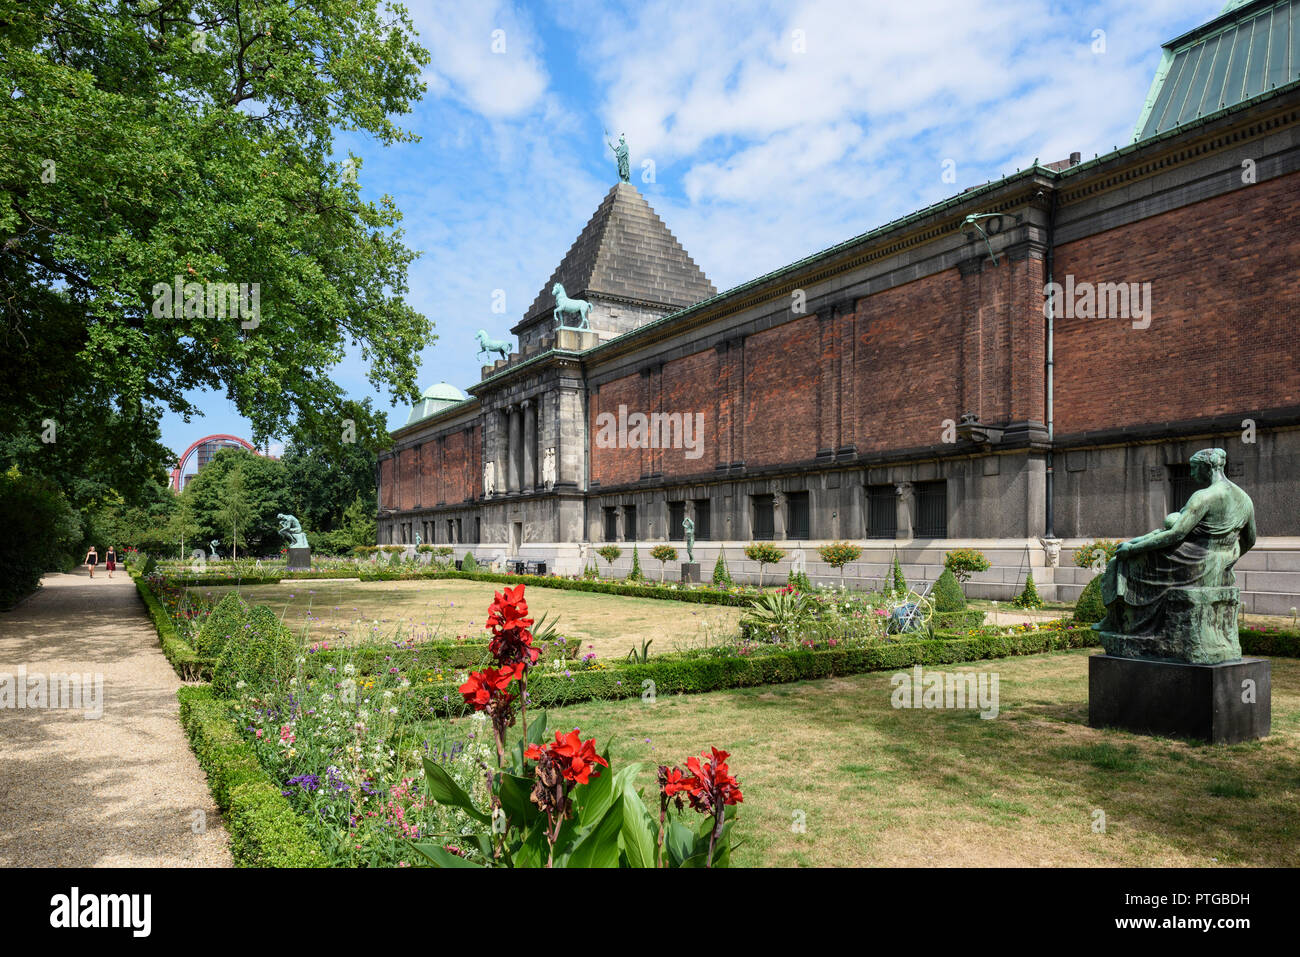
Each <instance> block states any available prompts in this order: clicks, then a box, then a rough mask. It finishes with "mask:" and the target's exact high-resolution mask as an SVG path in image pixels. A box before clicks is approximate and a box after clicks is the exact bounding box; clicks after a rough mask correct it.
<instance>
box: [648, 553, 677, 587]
mask: <svg viewBox="0 0 1300 957" xmlns="http://www.w3.org/2000/svg"><path fill="white" fill-rule="evenodd" d="M650 557H651V558H654V559H657V560H658V562H659V583H660V584H663V580H664V575H665V564H666V563H667V562H675V561H677V549H675V548H673V547H672V546H671V545H656V546H655V547H654V548H652V549H650Z"/></svg>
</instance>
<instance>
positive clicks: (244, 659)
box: [212, 605, 298, 698]
mask: <svg viewBox="0 0 1300 957" xmlns="http://www.w3.org/2000/svg"><path fill="white" fill-rule="evenodd" d="M297 655H298V642H297V641H295V640H294V637H293V633H292V632H291V631H289V629H288V628H287V627H285V625H284V623H283V622H282V621H280V619H279V618H278V617H277V616H276V614H275V612H273V611H272V610H271V609H270V608H268V607H266V606H265V605H255V606H254V607H253V608H252V609H250V610H249V612H248V617H247V618H246V619H245V621H244V624H243V626H242V627H241V628H240V629H239V631H238V633H237V634H236V635H235V636H234V637H233V638H231V639H230V641H228V642H226V647H225V649H224V650H223V651H222V652H221V656H220V657H219V658H217V664H216V667H215V668H213V669H212V690H213V691H214V692H215V693H216V694H218V695H220V696H221V697H223V698H231V697H234V696H236V695H237V694H238V693H239V689H238V688H237V687H236V686H237V685H238V684H239V682H241V681H242V682H244V684H245V686H246V688H247V690H249V691H251V692H259V691H266V690H272V689H275V688H277V687H279V686H283V685H284V684H285V683H286V682H288V680H289V678H290V676H292V674H293V672H294V658H296V657H297Z"/></svg>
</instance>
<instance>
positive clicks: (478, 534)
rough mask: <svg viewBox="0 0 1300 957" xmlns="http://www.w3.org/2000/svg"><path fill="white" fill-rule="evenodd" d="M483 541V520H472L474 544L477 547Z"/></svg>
mask: <svg viewBox="0 0 1300 957" xmlns="http://www.w3.org/2000/svg"><path fill="white" fill-rule="evenodd" d="M481 541H483V519H481V518H475V519H474V544H475V545H477V544H478V543H479V542H481Z"/></svg>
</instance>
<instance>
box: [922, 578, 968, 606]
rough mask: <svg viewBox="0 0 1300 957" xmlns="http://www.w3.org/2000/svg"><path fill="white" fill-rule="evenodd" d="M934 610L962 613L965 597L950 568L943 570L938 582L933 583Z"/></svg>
mask: <svg viewBox="0 0 1300 957" xmlns="http://www.w3.org/2000/svg"><path fill="white" fill-rule="evenodd" d="M930 595H931V597H932V598H934V610H935V611H938V612H952V611H964V610H965V609H966V595H965V593H964V592H962V590H961V585H960V584H959V583H958V581H957V574H956V572H954V571H953V570H952V569H951V568H945V569H944V570H943V574H942V575H940V576H939V580H938V581H936V582H935V583H934V591H932V592H931V593H930Z"/></svg>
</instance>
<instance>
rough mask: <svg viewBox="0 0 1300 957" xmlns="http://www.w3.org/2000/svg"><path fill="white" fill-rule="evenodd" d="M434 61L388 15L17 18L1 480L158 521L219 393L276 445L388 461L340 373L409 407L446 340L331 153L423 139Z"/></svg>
mask: <svg viewBox="0 0 1300 957" xmlns="http://www.w3.org/2000/svg"><path fill="white" fill-rule="evenodd" d="M427 63H428V54H427V53H426V52H425V51H424V50H423V49H422V48H421V47H420V46H419V45H418V44H417V43H416V41H415V38H414V28H413V26H412V23H411V21H410V19H409V16H408V14H407V12H406V11H405V9H404V8H403V7H401V6H400V5H396V4H391V5H390V4H387V3H382V2H380V0H312V2H310V3H302V2H295V0H213V2H197V0H139V2H122V3H104V2H96V0H59V2H56V0H27V2H24V0H0V405H2V406H3V407H4V408H5V409H6V412H7V415H6V416H5V420H4V423H3V424H0V456H3V459H0V461H9V462H19V461H21V463H22V465H23V467H24V468H25V469H27V470H32V471H38V472H39V473H40V474H43V475H52V476H54V477H55V478H56V480H57V481H59V483H60V484H61V485H63V487H64V488H66V489H70V494H74V495H75V494H77V493H76V492H75V490H72V487H73V484H74V481H75V480H77V479H87V478H90V477H99V478H102V479H103V484H104V485H105V486H106V487H108V488H112V489H115V490H117V492H119V493H120V494H121V495H122V496H123V497H125V498H126V499H127V500H128V501H132V500H134V499H136V498H138V497H140V496H141V495H144V497H147V494H146V493H147V489H148V486H149V484H150V482H157V481H158V480H159V478H160V473H161V470H162V468H163V467H164V466H165V465H166V464H168V463H167V458H168V453H167V451H166V450H165V449H164V448H163V447H162V445H161V444H160V443H159V442H158V431H157V423H158V420H159V417H160V415H161V413H162V410H164V409H170V410H172V411H175V412H178V413H181V414H184V415H189V414H192V413H195V412H197V411H200V410H197V409H195V408H194V407H193V406H192V404H191V402H190V401H189V400H188V399H187V397H186V394H187V393H188V392H192V391H194V390H205V389H207V390H215V391H218V392H222V393H224V394H225V395H226V396H227V397H228V398H229V399H230V400H232V401H233V403H234V405H235V406H236V408H237V409H238V411H239V412H240V413H241V414H242V415H244V416H245V417H246V418H248V419H249V420H250V421H251V422H252V424H253V429H254V439H255V440H258V441H260V440H261V439H263V438H266V437H268V436H275V435H282V436H291V435H299V436H313V437H315V438H316V439H317V440H318V441H326V440H327V439H328V437H329V436H334V439H332V440H331V441H335V442H337V441H338V438H337V437H338V436H339V435H340V433H341V432H342V430H343V429H344V428H345V420H348V419H351V420H353V422H354V428H355V433H356V438H357V441H358V442H360V443H362V444H370V445H374V444H378V443H381V442H382V441H384V439H385V438H386V431H385V429H384V423H383V420H382V416H380V415H379V414H377V413H376V412H375V411H374V410H373V409H372V408H371V407H370V405H369V403H368V402H366V403H355V402H348V401H346V400H345V398H344V395H343V392H342V389H341V388H340V387H339V386H338V385H337V384H336V383H335V382H334V381H332V379H331V375H330V374H331V368H332V367H333V366H335V365H336V364H337V363H338V362H339V361H340V360H341V359H342V358H343V357H344V353H345V349H347V348H348V347H349V345H351V346H355V347H358V348H359V350H360V354H361V356H362V357H363V359H364V360H365V361H366V362H367V363H368V376H369V379H370V382H371V383H372V384H373V385H374V386H375V387H376V388H379V389H381V390H385V389H386V390H387V391H389V392H390V393H391V394H393V395H394V396H396V397H397V398H400V399H404V400H407V401H412V402H413V401H415V399H416V398H417V397H418V387H417V384H416V378H415V376H416V368H415V362H416V357H417V356H418V355H419V353H420V351H421V349H422V348H423V347H424V346H425V345H426V344H427V343H428V342H429V341H430V339H431V338H432V333H431V324H430V323H429V321H428V320H427V319H426V318H425V317H423V316H422V315H420V314H418V313H417V312H415V310H413V309H412V308H411V307H410V306H409V305H408V304H407V303H406V302H405V300H404V295H405V293H406V289H407V270H408V267H409V265H410V263H411V261H412V260H413V258H414V256H415V253H414V252H412V251H411V250H409V249H408V248H406V246H405V245H404V244H403V242H402V233H401V230H400V228H399V226H398V224H399V222H400V219H401V214H400V213H399V211H398V210H397V208H396V207H395V205H394V204H393V202H392V200H391V198H389V197H387V196H384V197H382V198H381V199H380V200H379V201H378V202H367V201H363V200H362V199H361V196H360V186H359V182H358V178H357V176H356V175H355V173H356V171H357V170H359V168H360V165H359V162H358V161H357V160H356V159H355V157H349V158H347V159H344V160H338V159H336V158H335V157H334V155H333V154H334V136H335V133H336V131H340V130H345V131H359V132H362V133H365V134H369V135H371V136H373V137H374V138H376V139H377V140H378V141H379V142H381V143H383V144H386V145H387V144H392V143H397V142H402V141H410V140H413V139H414V138H415V137H414V136H413V135H412V134H410V133H409V132H407V131H404V130H402V129H401V128H400V127H398V126H397V125H396V124H395V123H394V120H393V118H394V117H396V116H400V115H401V114H404V113H406V112H408V111H409V109H410V106H411V104H412V102H413V101H414V100H415V99H417V98H418V97H419V96H420V94H421V93H422V92H423V89H424V86H423V83H422V82H421V80H420V72H421V69H422V67H423V66H424V65H425V64H427ZM196 284H197V285H196ZM232 286H233V288H234V289H235V290H237V291H240V298H238V299H235V298H231V297H228V296H227V295H226V293H227V292H228V291H229V290H230V289H231V288H232ZM168 288H170V289H179V290H180V291H182V292H183V293H184V295H183V296H176V295H173V294H171V293H170V292H167V293H163V292H160V290H163V289H168ZM194 289H197V299H196V298H195V296H194V295H192V292H193V290H194ZM214 290H215V294H214ZM177 307H179V308H177ZM232 312H235V313H237V314H233V315H232V314H231V313H232ZM47 419H49V420H53V421H54V422H55V423H56V424H57V427H58V429H59V435H58V439H57V441H56V442H54V443H50V442H48V441H45V440H43V439H42V438H41V434H42V424H43V422H44V421H45V420H47ZM64 442H67V445H61V444H60V443H64ZM249 481H250V483H251V481H252V476H251V475H250V476H249ZM86 492H87V494H91V495H94V494H96V493H97V489H96V488H88V489H87V490H86ZM105 497H106V498H107V497H108V496H107V493H105ZM353 497H354V495H347V501H351V499H352V498H353ZM346 504H347V502H344V505H345V506H346Z"/></svg>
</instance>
